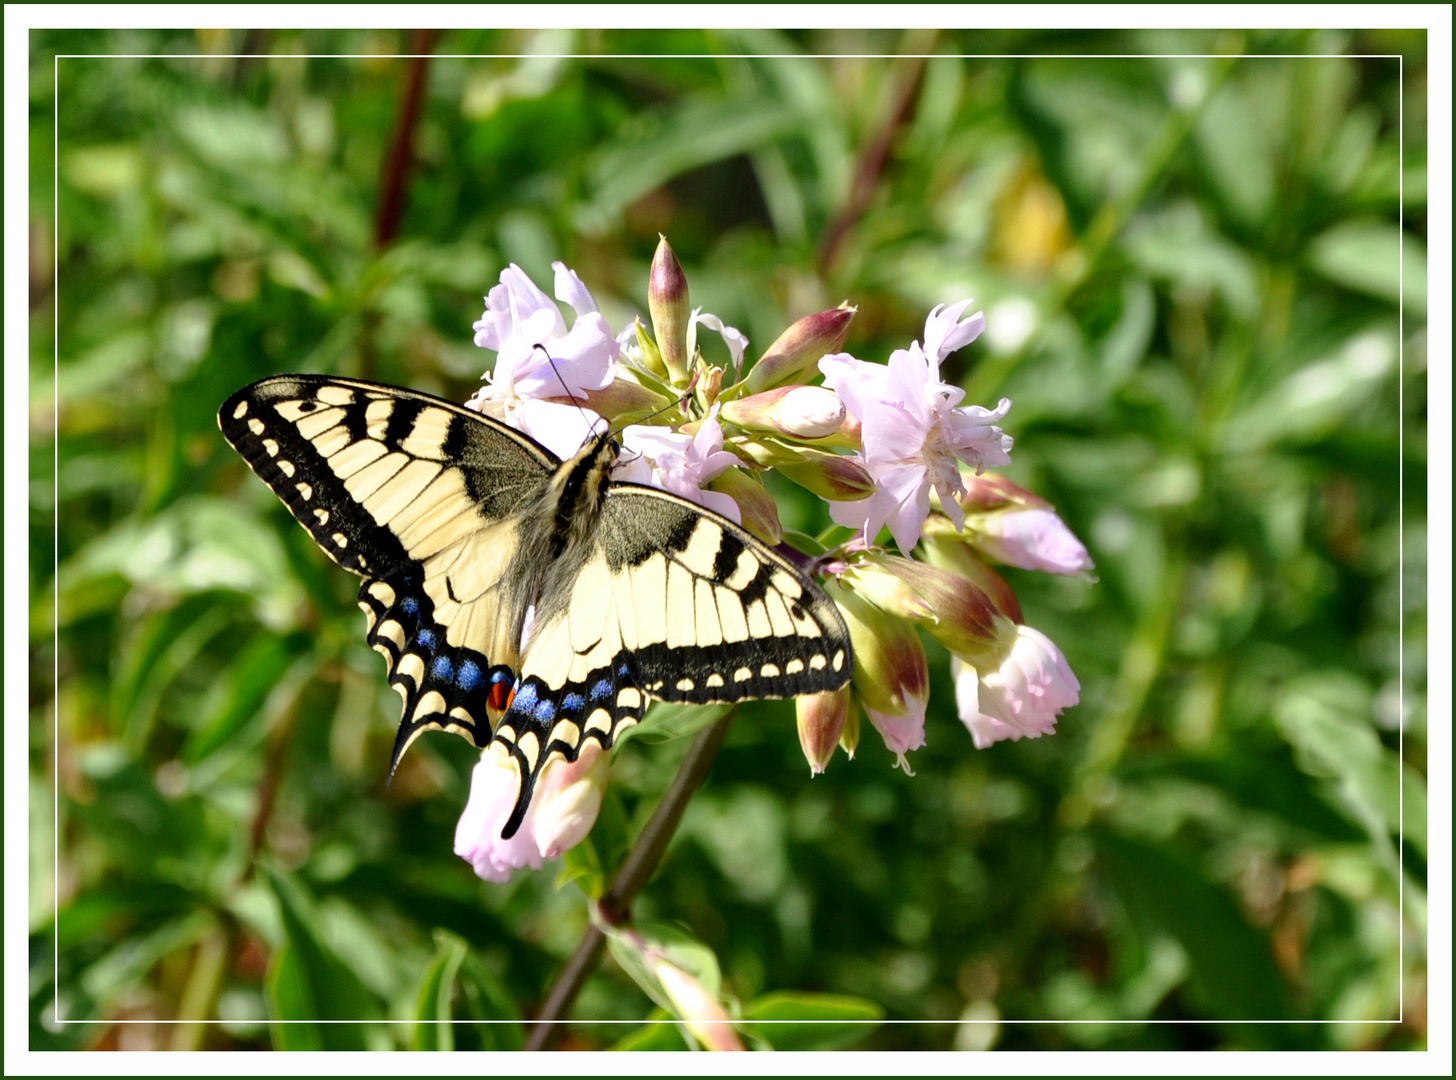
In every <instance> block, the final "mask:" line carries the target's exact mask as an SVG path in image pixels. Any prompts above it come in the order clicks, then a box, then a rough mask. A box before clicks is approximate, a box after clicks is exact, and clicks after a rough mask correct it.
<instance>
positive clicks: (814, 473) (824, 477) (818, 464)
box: [779, 451, 875, 502]
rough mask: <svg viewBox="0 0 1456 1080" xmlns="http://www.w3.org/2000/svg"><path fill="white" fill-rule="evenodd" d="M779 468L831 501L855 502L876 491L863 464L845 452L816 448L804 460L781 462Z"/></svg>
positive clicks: (816, 493)
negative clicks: (829, 452) (816, 449)
mask: <svg viewBox="0 0 1456 1080" xmlns="http://www.w3.org/2000/svg"><path fill="white" fill-rule="evenodd" d="M779 472H781V473H783V474H784V475H785V476H786V477H788V478H789V479H790V480H792V481H793V482H794V483H796V484H798V485H799V486H800V487H801V488H807V489H808V490H809V491H812V492H813V493H814V494H815V495H818V496H819V497H820V498H821V499H828V500H830V501H831V502H856V501H858V500H860V499H867V498H869V497H870V496H871V495H873V494H874V493H875V482H874V480H873V479H871V477H870V474H869V473H868V472H866V471H865V467H864V466H863V465H861V464H860V463H859V462H857V461H855V460H854V459H853V458H851V457H846V456H845V455H844V454H828V453H823V452H822V451H816V452H814V454H813V455H812V456H806V460H804V461H800V462H791V463H788V464H785V465H780V466H779Z"/></svg>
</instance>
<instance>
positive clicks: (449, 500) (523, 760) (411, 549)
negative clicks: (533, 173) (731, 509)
mask: <svg viewBox="0 0 1456 1080" xmlns="http://www.w3.org/2000/svg"><path fill="white" fill-rule="evenodd" d="M218 422H219V425H220V426H221V428H222V431H223V434H224V435H225V436H226V438H227V439H228V441H229V442H230V443H231V444H232V445H233V447H234V448H235V449H236V450H237V451H238V452H239V453H240V454H241V455H242V456H243V458H244V459H245V460H246V461H247V462H248V464H249V466H250V467H252V469H253V470H254V471H255V472H256V473H257V474H258V475H259V476H260V477H261V478H262V479H263V480H264V481H265V482H266V483H267V484H268V485H269V486H270V487H271V488H272V489H273V491H274V492H275V493H276V494H277V495H278V496H279V497H280V498H281V499H282V500H283V502H284V504H285V505H286V506H287V507H288V509H289V510H290V511H291V512H292V513H293V515H294V516H295V517H296V518H297V519H298V521H299V523H300V524H301V525H303V526H304V528H305V529H307V530H308V531H309V533H310V534H311V535H312V536H313V538H314V540H315V541H316V542H317V543H318V544H319V546H320V547H321V548H323V550H324V551H325V553H326V554H328V555H329V556H330V557H331V558H332V559H333V560H334V561H335V562H337V563H339V565H341V566H343V567H344V568H345V569H347V570H350V571H352V572H354V573H356V574H359V575H360V576H361V577H363V578H364V581H363V584H362V585H361V586H360V590H359V605H360V607H361V608H362V609H363V610H364V614H365V618H366V621H367V622H368V641H369V644H370V645H371V646H372V647H373V648H374V649H376V650H377V651H378V652H380V653H381V654H382V655H383V656H384V658H385V662H386V664H387V666H388V677H389V682H390V684H391V686H393V687H394V688H395V690H396V691H398V692H399V694H400V696H401V697H402V698H403V701H404V705H403V715H402V716H401V720H400V727H399V732H398V735H397V737H396V740H395V748H394V754H393V758H392V761H391V766H390V768H391V772H392V771H393V769H394V767H395V766H396V765H397V764H398V762H399V759H400V756H401V755H402V754H403V753H404V751H405V750H406V749H407V748H408V747H409V745H410V744H411V743H412V742H413V740H414V739H415V738H417V737H418V736H419V735H420V734H421V733H422V732H424V731H428V730H446V731H452V732H454V733H456V734H459V735H462V736H464V737H465V738H468V739H470V740H471V741H472V742H473V743H475V745H477V746H481V747H484V746H486V745H488V744H489V743H490V742H492V741H496V742H500V743H503V744H504V745H505V746H506V748H507V749H508V750H509V752H510V755H511V758H512V760H514V761H515V762H516V764H517V766H518V768H519V770H520V790H519V794H518V798H517V801H516V805H515V809H514V812H513V813H512V815H511V817H510V819H509V821H508V822H507V824H506V827H505V831H504V833H503V835H504V836H506V837H510V836H511V835H513V834H514V833H515V831H516V829H517V828H518V827H519V825H520V822H521V820H522V818H523V817H524V815H525V812H526V809H527V807H528V805H529V803H530V798H531V793H532V790H533V788H534V785H535V782H536V779H537V777H539V775H540V773H541V770H542V769H543V768H544V767H545V765H546V764H547V763H548V762H549V761H550V760H552V759H554V758H556V757H560V758H563V759H565V760H568V761H574V760H575V759H576V757H577V755H578V754H579V753H580V751H581V749H582V747H583V746H584V745H585V743H586V742H587V741H595V742H597V743H598V744H599V745H600V746H602V747H603V748H604V749H606V748H610V747H611V745H612V743H613V741H614V740H615V738H616V736H617V734H618V733H619V732H620V731H621V730H623V729H624V728H625V727H628V726H630V725H632V724H635V723H636V722H637V721H638V720H640V719H641V716H642V712H643V710H644V709H645V707H646V704H647V700H646V699H647V698H648V697H651V698H657V699H660V700H665V701H683V702H694V703H710V702H724V701H737V700H741V699H744V698H761V697H791V696H795V695H798V694H806V693H814V692H817V691H821V690H829V689H837V688H839V687H841V686H843V685H844V684H845V683H846V682H847V681H848V679H849V675H850V671H851V669H852V663H853V661H852V656H851V652H850V645H849V635H848V632H847V631H846V629H845V626H844V622H843V620H842V618H841V617H840V615H839V613H838V610H837V609H836V608H835V606H834V604H833V602H832V601H831V600H829V598H828V597H827V596H826V595H825V594H824V592H823V590H822V589H820V588H819V587H818V585H817V584H815V582H814V581H813V579H812V577H810V575H809V574H807V573H806V572H805V571H804V570H803V569H801V568H800V567H799V566H797V565H795V564H794V563H793V562H791V561H789V560H788V559H786V558H784V557H783V556H782V555H781V554H779V553H778V552H775V551H774V550H772V549H770V548H769V547H767V546H766V545H765V544H763V543H762V542H761V541H759V540H757V539H755V538H754V537H752V536H751V535H750V534H748V533H747V532H746V531H745V530H744V529H743V528H742V527H741V526H739V525H737V524H736V523H734V522H732V521H730V520H728V519H727V518H724V517H721V516H719V515H717V514H715V513H713V512H711V511H709V510H706V509H704V508H703V507H701V506H699V505H697V504H695V503H693V502H691V501H689V500H687V499H683V498H680V497H678V496H676V495H672V494H669V493H668V492H665V491H662V490H659V489H657V488H651V487H645V486H641V485H636V484H628V483H621V482H618V481H614V480H613V479H612V478H611V473H612V469H613V467H614V465H615V464H616V461H617V456H618V453H619V447H618V445H617V443H616V442H615V440H614V439H613V438H612V436H611V434H610V433H607V432H604V433H602V434H600V435H596V436H594V437H593V438H591V439H589V440H588V441H587V442H586V444H585V445H583V446H582V448H581V449H580V450H579V451H578V452H577V454H576V455H574V456H573V457H571V458H570V459H567V460H565V461H562V460H560V459H559V458H557V457H556V456H555V455H554V454H552V453H551V452H550V451H549V450H547V449H546V448H545V447H543V446H541V445H540V444H539V443H536V442H535V441H534V440H532V439H530V438H528V437H527V436H525V435H524V434H522V433H521V432H519V431H516V430H514V429H512V428H510V427H508V426H506V425H505V424H502V423H499V422H497V421H495V420H492V419H490V418H488V417H484V416H481V415H479V414H477V413H474V412H471V411H470V410H468V409H465V408H462V407H461V406H458V405H455V404H453V403H450V402H447V401H444V400H442V399H439V398H434V397H431V396H429V395H426V394H421V393H416V392H414V391H409V390H402V389H399V388H396V387H389V386H382V385H378V384H374V383H367V382H362V381H357V380H348V379H338V378H333V377H328V376H316V375H283V376H277V377H274V378H271V379H264V380H263V381H261V382H258V383H255V384H253V385H252V386H249V387H245V388H244V389H242V390H240V391H238V392H237V393H236V394H234V395H232V397H230V398H229V399H228V400H227V401H226V402H224V403H223V406H222V408H221V410H220V412H219V415H218Z"/></svg>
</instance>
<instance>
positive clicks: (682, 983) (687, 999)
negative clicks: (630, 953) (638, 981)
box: [645, 951, 744, 1050]
mask: <svg viewBox="0 0 1456 1080" xmlns="http://www.w3.org/2000/svg"><path fill="white" fill-rule="evenodd" d="M645 959H646V961H647V969H648V970H649V971H650V972H651V973H652V976H653V978H655V979H656V980H657V982H658V984H659V985H660V986H661V987H662V992H663V993H664V994H666V995H667V999H668V1001H669V1002H671V1003H672V1011H673V1012H675V1013H676V1014H677V1015H678V1017H679V1018H680V1019H681V1020H682V1022H683V1024H684V1025H686V1027H687V1029H688V1031H690V1032H692V1036H693V1038H695V1039H697V1040H698V1042H699V1043H701V1044H702V1045H703V1047H704V1048H705V1049H708V1050H742V1049H743V1048H744V1047H743V1042H742V1041H741V1040H740V1039H739V1038H738V1033H737V1032H736V1031H735V1030H734V1029H733V1021H732V1019H731V1018H730V1017H729V1016H728V1014H727V1012H725V1011H724V1009H723V1004H722V1002H720V1001H719V1000H718V998H717V997H716V996H714V995H713V994H712V993H710V992H709V991H708V988H707V987H706V986H704V985H703V984H702V983H700V982H698V980H697V979H695V978H693V977H692V976H691V975H689V974H688V973H687V972H686V971H684V970H683V969H682V968H680V967H678V966H677V965H676V964H674V963H672V961H670V960H668V959H667V958H666V957H664V956H662V955H661V954H660V953H654V952H651V951H649V952H648V953H647V955H646V957H645Z"/></svg>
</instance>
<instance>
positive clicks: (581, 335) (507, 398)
mask: <svg viewBox="0 0 1456 1080" xmlns="http://www.w3.org/2000/svg"><path fill="white" fill-rule="evenodd" d="M551 265H552V267H553V268H554V269H555V271H556V281H555V288H556V296H557V298H558V299H560V300H562V301H564V302H565V303H567V304H569V305H570V306H571V307H572V309H573V310H574V311H575V312H576V319H575V321H574V322H573V323H572V325H571V328H570V329H567V326H566V321H565V319H564V318H562V315H561V309H560V308H559V307H557V305H556V304H555V303H554V302H553V301H552V300H551V298H550V297H548V296H547V295H546V294H545V293H544V292H542V291H541V290H540V289H538V288H537V287H536V285H535V283H534V282H533V281H532V280H531V279H530V278H529V277H527V276H526V273H525V271H523V270H522V269H521V268H520V267H519V266H517V265H516V264H515V263H512V264H511V265H510V266H509V267H507V268H506V269H505V270H502V271H501V276H500V284H499V285H497V286H496V287H495V288H493V289H491V290H490V295H488V296H487V297H486V298H485V308H486V310H485V314H484V315H483V316H481V318H480V319H479V321H477V322H476V324H475V344H477V345H479V346H480V347H481V348H485V349H494V350H495V351H496V354H497V355H496V360H495V366H494V368H493V369H492V370H491V371H490V372H489V373H488V374H487V375H486V376H485V377H486V379H488V380H489V385H487V386H484V387H482V388H481V389H480V390H479V391H478V392H477V393H476V394H475V396H474V397H472V398H471V399H470V401H469V402H467V403H466V404H467V405H468V406H469V407H470V408H472V409H475V410H476V411H478V412H482V413H484V414H486V415H487V416H492V417H494V418H495V419H497V420H504V421H505V422H506V423H508V424H511V425H512V426H514V427H517V428H519V429H520V430H522V431H525V432H526V433H527V434H528V435H531V436H532V437H533V438H535V439H537V440H538V441H540V442H542V443H544V444H545V445H546V446H547V447H548V448H549V449H551V450H552V451H553V452H555V453H556V454H557V455H558V456H560V457H569V456H570V455H571V454H573V453H575V452H576V450H577V449H578V447H579V446H580V442H579V441H578V442H577V443H576V444H574V445H568V444H567V443H566V441H565V439H564V438H563V437H562V436H561V434H560V426H561V425H562V424H563V423H565V420H564V418H565V416H566V415H567V414H568V413H571V414H575V415H577V416H578V417H579V416H580V414H581V410H578V409H577V408H576V407H575V406H571V405H560V404H553V403H549V402H544V401H542V400H541V399H543V398H560V397H578V398H579V397H583V396H584V395H585V392H586V391H588V390H601V389H603V388H605V387H606V386H607V385H608V384H610V383H611V381H612V376H613V371H612V364H613V362H614V361H615V360H616V358H617V355H618V353H619V351H620V348H619V346H618V344H617V341H616V339H615V338H614V337H613V336H612V329H611V327H610V326H608V325H607V320H606V319H604V318H603V317H602V315H601V313H600V312H599V311H598V310H597V305H596V301H595V300H593V299H592V295H591V293H590V292H588V291H587V288H586V286H585V285H583V284H582V282H581V279H580V278H579V277H577V276H576V274H575V273H574V272H573V271H571V270H569V269H567V267H566V265H565V264H564V263H560V262H556V263H552V264H551ZM527 402H537V403H538V405H539V406H541V407H537V408H534V409H532V410H530V411H528V414H527V415H526V416H525V417H522V416H521V415H520V414H521V410H522V407H523V405H525V403H527ZM588 411H589V410H588ZM592 416H593V417H594V416H595V414H592ZM578 426H579V425H578Z"/></svg>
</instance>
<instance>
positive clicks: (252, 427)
mask: <svg viewBox="0 0 1456 1080" xmlns="http://www.w3.org/2000/svg"><path fill="white" fill-rule="evenodd" d="M248 430H249V431H251V432H252V433H253V434H254V435H261V434H263V421H261V420H259V419H258V418H257V417H256V416H255V417H253V419H251V420H249V421H248Z"/></svg>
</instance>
